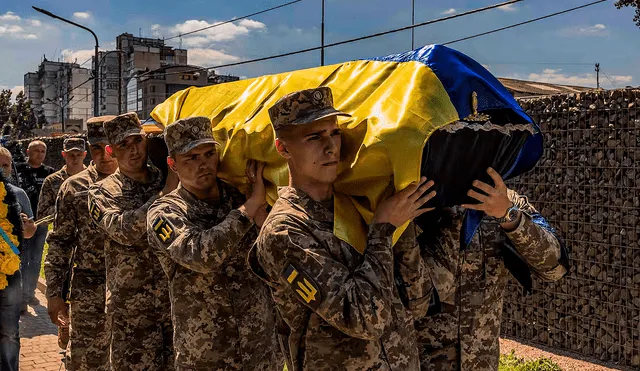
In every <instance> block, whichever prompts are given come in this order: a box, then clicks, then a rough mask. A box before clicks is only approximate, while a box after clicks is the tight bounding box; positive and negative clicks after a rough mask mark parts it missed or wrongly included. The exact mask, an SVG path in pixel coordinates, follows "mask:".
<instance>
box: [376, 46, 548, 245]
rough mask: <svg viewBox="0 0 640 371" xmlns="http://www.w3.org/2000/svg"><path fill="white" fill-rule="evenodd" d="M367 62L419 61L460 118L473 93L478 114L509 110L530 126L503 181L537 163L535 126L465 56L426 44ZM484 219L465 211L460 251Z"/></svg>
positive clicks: (538, 137)
mask: <svg viewBox="0 0 640 371" xmlns="http://www.w3.org/2000/svg"><path fill="white" fill-rule="evenodd" d="M370 60H375V61H383V62H400V63H402V62H420V63H423V64H425V65H427V66H428V67H429V68H430V69H431V70H432V71H433V72H434V73H435V74H436V76H437V77H438V79H439V80H440V82H441V83H442V85H443V86H444V88H445V90H446V91H447V94H448V95H449V99H450V100H451V103H453V106H454V107H455V108H456V110H457V111H458V117H460V118H464V117H467V116H469V115H470V114H472V113H473V110H472V106H471V94H472V93H473V92H474V91H475V92H476V93H477V94H478V111H479V112H483V111H487V110H492V109H509V110H512V111H513V112H514V113H516V114H517V115H519V116H520V117H522V118H523V119H524V120H525V121H526V122H529V123H531V125H532V126H533V128H534V133H535V134H534V135H531V136H529V138H527V141H526V142H525V144H524V146H523V147H522V149H521V150H520V153H519V154H518V156H517V158H516V161H515V162H514V164H513V165H512V167H511V169H510V170H509V171H508V172H507V173H506V174H501V175H502V177H503V178H504V179H505V180H508V179H511V178H513V177H516V176H518V175H521V174H523V173H525V172H527V171H529V170H531V169H532V168H533V167H534V166H535V165H536V163H537V162H538V160H540V157H541V156H542V149H543V137H542V134H541V133H540V128H539V127H538V125H536V123H535V122H533V120H532V119H531V117H529V115H527V114H526V113H525V112H524V111H523V110H522V108H521V107H520V105H518V102H516V100H515V99H514V98H513V96H512V95H511V93H509V91H508V90H507V89H506V88H505V87H504V86H503V85H502V83H500V81H499V80H498V79H497V78H496V77H495V76H493V75H492V74H491V73H490V72H489V71H487V69H486V68H484V67H482V65H481V64H479V63H478V62H476V61H474V60H473V59H471V58H469V57H468V56H466V55H464V54H462V53H460V52H459V51H456V50H453V49H450V48H447V47H446V46H442V45H426V46H423V47H421V48H418V49H415V50H411V51H407V52H404V53H400V54H392V55H388V56H385V57H378V58H372V59H370ZM483 216H484V213H483V212H479V211H475V210H468V211H467V213H466V214H465V218H464V221H463V224H462V230H461V241H463V243H462V244H461V247H462V248H465V247H466V246H468V245H469V244H470V243H471V240H472V239H473V236H474V235H475V233H476V231H477V230H478V227H479V226H480V223H481V222H482V218H483ZM543 219H544V218H543ZM545 223H546V222H545Z"/></svg>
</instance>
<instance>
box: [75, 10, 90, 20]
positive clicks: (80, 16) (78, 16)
mask: <svg viewBox="0 0 640 371" xmlns="http://www.w3.org/2000/svg"><path fill="white" fill-rule="evenodd" d="M73 18H76V19H83V20H87V19H89V18H91V13H90V12H75V13H73Z"/></svg>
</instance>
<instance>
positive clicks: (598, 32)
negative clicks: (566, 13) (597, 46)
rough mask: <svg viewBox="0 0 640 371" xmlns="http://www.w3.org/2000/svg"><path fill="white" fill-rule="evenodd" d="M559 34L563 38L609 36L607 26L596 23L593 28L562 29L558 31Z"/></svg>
mask: <svg viewBox="0 0 640 371" xmlns="http://www.w3.org/2000/svg"><path fill="white" fill-rule="evenodd" d="M560 34H562V35H563V36H607V35H609V30H608V29H607V26H605V25H603V24H602V23H598V24H595V25H593V26H578V27H569V28H563V29H562V30H560Z"/></svg>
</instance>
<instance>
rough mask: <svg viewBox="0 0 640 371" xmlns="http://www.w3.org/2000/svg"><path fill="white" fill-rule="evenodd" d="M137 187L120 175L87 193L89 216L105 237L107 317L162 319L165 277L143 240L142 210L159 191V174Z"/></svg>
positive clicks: (166, 305)
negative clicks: (150, 317) (156, 317)
mask: <svg viewBox="0 0 640 371" xmlns="http://www.w3.org/2000/svg"><path fill="white" fill-rule="evenodd" d="M150 171H151V172H152V181H151V183H150V184H140V183H138V182H135V181H134V180H132V179H131V178H129V177H127V176H126V175H124V174H122V173H121V172H120V170H116V172H115V173H113V174H112V175H110V176H108V177H106V178H105V179H104V180H102V181H101V182H98V183H96V184H94V185H93V186H91V188H90V189H89V212H90V213H91V218H92V219H93V222H94V223H96V224H97V225H98V226H99V227H100V228H101V229H102V230H103V231H104V232H105V233H106V236H107V238H106V239H105V245H104V255H105V263H106V274H107V296H106V298H107V303H106V306H107V308H106V311H107V314H114V313H119V314H122V315H126V316H137V315H143V314H144V315H146V316H149V315H150V314H152V315H157V316H159V317H162V316H165V315H166V316H168V313H169V312H170V304H169V290H168V283H167V276H166V275H165V274H164V272H163V271H162V268H161V267H160V263H159V262H158V259H157V258H156V256H155V254H154V251H153V250H152V249H151V247H150V246H149V242H148V240H147V211H148V210H149V207H150V206H151V204H152V203H153V202H154V201H155V200H156V199H157V198H158V197H159V193H160V191H161V190H162V188H163V186H164V185H163V179H162V175H161V174H160V171H159V170H158V169H157V168H155V167H150Z"/></svg>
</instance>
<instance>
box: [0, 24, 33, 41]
mask: <svg viewBox="0 0 640 371" xmlns="http://www.w3.org/2000/svg"><path fill="white" fill-rule="evenodd" d="M3 36H7V37H10V38H12V39H18V40H35V39H37V38H38V35H36V34H35V33H33V32H29V30H26V29H25V28H24V27H22V26H18V25H11V26H0V38H2V37H3Z"/></svg>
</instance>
